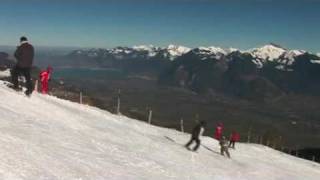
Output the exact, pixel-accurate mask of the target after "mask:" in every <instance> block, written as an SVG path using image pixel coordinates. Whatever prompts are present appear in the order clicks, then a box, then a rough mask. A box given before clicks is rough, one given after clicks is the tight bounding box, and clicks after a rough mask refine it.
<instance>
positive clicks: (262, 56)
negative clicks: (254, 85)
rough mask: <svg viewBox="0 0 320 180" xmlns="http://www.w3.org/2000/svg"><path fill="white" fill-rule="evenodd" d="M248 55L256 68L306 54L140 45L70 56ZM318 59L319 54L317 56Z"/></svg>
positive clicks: (276, 48)
mask: <svg viewBox="0 0 320 180" xmlns="http://www.w3.org/2000/svg"><path fill="white" fill-rule="evenodd" d="M237 51H238V52H240V53H248V54H250V55H251V56H252V57H253V60H252V61H253V62H254V63H256V64H257V66H258V67H262V66H263V64H264V63H266V62H269V61H276V62H279V63H280V64H285V65H291V64H292V63H293V61H294V58H295V57H297V56H299V55H302V54H304V53H307V51H304V50H288V49H285V48H283V47H280V46H278V45H275V44H268V45H265V46H262V47H260V48H253V49H249V50H246V51H242V50H239V49H235V48H229V49H223V48H221V47H214V46H210V47H198V48H193V49H192V48H188V47H184V46H178V45H169V46H168V47H165V48H162V47H156V46H153V45H141V46H133V47H132V48H129V47H116V48H112V49H83V50H76V51H74V52H72V55H76V56H86V57H91V58H113V59H116V60H121V59H152V58H155V57H162V58H167V59H170V60H172V61H173V60H175V59H176V58H178V57H181V56H183V55H185V54H187V53H194V54H196V55H198V56H199V57H200V58H201V59H202V60H207V59H218V60H221V59H225V57H227V56H228V55H229V54H231V53H233V52H237ZM317 56H319V57H320V53H318V54H317Z"/></svg>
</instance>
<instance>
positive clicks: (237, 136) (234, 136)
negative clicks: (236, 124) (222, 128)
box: [229, 131, 240, 149]
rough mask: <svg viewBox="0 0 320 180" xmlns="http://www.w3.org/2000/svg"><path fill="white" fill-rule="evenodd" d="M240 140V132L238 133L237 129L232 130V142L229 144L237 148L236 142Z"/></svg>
mask: <svg viewBox="0 0 320 180" xmlns="http://www.w3.org/2000/svg"><path fill="white" fill-rule="evenodd" d="M239 140H240V134H239V133H237V132H236V131H232V134H231V136H230V144H229V147H230V148H233V149H234V148H235V147H234V146H235V144H236V142H238V141H239Z"/></svg>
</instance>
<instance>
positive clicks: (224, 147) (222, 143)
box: [219, 136, 230, 158]
mask: <svg viewBox="0 0 320 180" xmlns="http://www.w3.org/2000/svg"><path fill="white" fill-rule="evenodd" d="M219 144H220V153H221V155H222V156H224V153H226V154H227V156H228V158H230V153H229V150H228V140H227V139H226V137H225V136H223V137H222V138H221V140H220V142H219Z"/></svg>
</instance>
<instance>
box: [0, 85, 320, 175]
mask: <svg viewBox="0 0 320 180" xmlns="http://www.w3.org/2000/svg"><path fill="white" fill-rule="evenodd" d="M0 96H1V101H0V116H1V121H0V133H1V134H0V147H1V148H0V159H1V161H0V179H28V180H29V179H30V180H31V179H32V180H36V179H50V180H51V179H66V180H70V179H90V180H91V179H98V180H103V179H108V180H113V179H115V180H132V179H133V180H164V179H166V180H168V179H175V180H189V179H190V180H220V179H221V180H245V179H250V180H260V179H261V180H319V177H320V165H319V164H317V163H314V162H310V161H306V160H303V159H298V158H295V157H292V156H289V155H286V154H283V153H281V152H278V151H275V150H272V149H270V148H268V147H264V146H261V145H255V144H238V145H237V147H236V150H231V156H232V158H231V159H228V158H226V157H223V156H221V155H220V154H219V153H218V152H219V147H218V142H217V141H215V140H213V139H212V138H209V137H203V138H202V143H203V146H202V147H200V150H199V151H198V152H197V153H195V152H190V151H188V150H186V149H185V148H184V147H183V144H185V143H186V142H187V141H188V140H189V135H188V134H184V133H180V132H178V131H175V130H170V129H165V128H160V127H155V126H151V125H148V124H146V123H144V122H139V121H136V120H133V119H130V118H127V117H123V116H116V115H113V114H111V113H109V112H106V111H103V110H100V109H97V108H94V107H89V106H86V105H79V104H77V103H72V102H69V101H66V100H61V99H58V98H55V97H51V96H44V95H40V94H33V95H32V97H31V98H28V97H26V96H24V95H23V94H22V93H19V92H15V91H13V90H11V89H9V88H7V87H6V85H5V84H4V82H2V81H0Z"/></svg>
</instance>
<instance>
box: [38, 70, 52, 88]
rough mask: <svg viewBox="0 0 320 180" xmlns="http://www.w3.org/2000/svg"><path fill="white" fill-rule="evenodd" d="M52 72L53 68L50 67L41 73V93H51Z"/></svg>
mask: <svg viewBox="0 0 320 180" xmlns="http://www.w3.org/2000/svg"><path fill="white" fill-rule="evenodd" d="M51 72H52V67H50V66H48V68H47V70H43V71H41V72H40V81H41V93H42V94H47V93H48V91H49V80H50V78H51V77H50V76H51Z"/></svg>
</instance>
